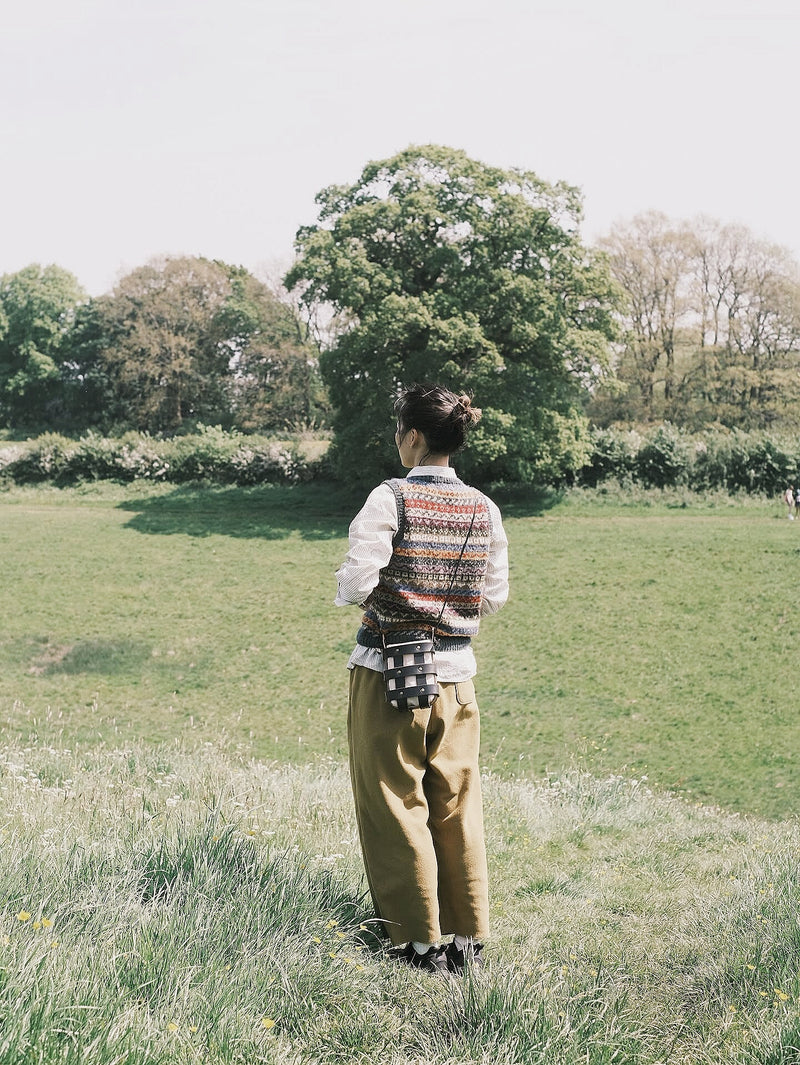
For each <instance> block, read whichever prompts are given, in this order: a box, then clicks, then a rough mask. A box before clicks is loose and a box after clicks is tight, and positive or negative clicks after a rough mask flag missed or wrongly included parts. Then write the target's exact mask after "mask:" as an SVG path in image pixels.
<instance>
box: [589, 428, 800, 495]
mask: <svg viewBox="0 0 800 1065" xmlns="http://www.w3.org/2000/svg"><path fill="white" fill-rule="evenodd" d="M605 480H615V481H619V482H620V483H621V484H623V485H625V484H640V485H644V486H645V487H650V488H664V487H667V486H676V487H686V488H689V489H692V490H694V491H705V490H708V489H715V488H723V489H727V490H728V491H731V492H735V491H745V492H753V493H761V494H767V495H775V494H779V493H780V492H782V491H783V490H784V489H785V488H786V487H787V485H790V484H792V485H795V486H796V485H797V484H798V483H800V438H798V437H795V438H792V437H786V436H777V435H775V436H773V435H771V434H770V433H767V432H753V433H745V432H741V431H739V430H736V429H734V430H730V431H725V430H715V431H706V432H704V433H700V434H697V433H694V434H692V433H687V432H684V431H682V430H681V429H678V428H677V427H676V426H674V425H670V424H669V423H665V424H663V425H659V426H656V427H654V428H653V429H650V430H648V431H645V432H637V431H636V430H627V431H626V430H621V429H593V430H592V455H591V458H590V460H589V462H588V463H587V465H586V466H584V467H583V469H582V470H580V471H579V473H578V475H577V483H578V484H581V485H597V484H600V483H601V482H602V481H605Z"/></svg>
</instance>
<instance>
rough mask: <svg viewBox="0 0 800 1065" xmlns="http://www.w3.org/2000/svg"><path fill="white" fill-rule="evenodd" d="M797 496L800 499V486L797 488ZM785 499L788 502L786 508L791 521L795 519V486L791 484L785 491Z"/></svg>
mask: <svg viewBox="0 0 800 1065" xmlns="http://www.w3.org/2000/svg"><path fill="white" fill-rule="evenodd" d="M797 498H798V499H800V488H798V490H797ZM783 501H784V503H785V504H786V508H787V510H788V512H789V521H794V513H793V507H794V505H795V492H794V488H793V487H792V486H791V485H790V486H789V487H788V488H787V489H786V491H785V492H784V493H783Z"/></svg>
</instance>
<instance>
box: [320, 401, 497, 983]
mask: <svg viewBox="0 0 800 1065" xmlns="http://www.w3.org/2000/svg"><path fill="white" fill-rule="evenodd" d="M395 413H396V415H397V428H396V433H395V444H396V445H397V449H398V452H399V455H400V461H401V462H402V464H403V466H404V467H406V468H407V469H409V470H410V472H409V474H408V476H407V477H406V478H405V479H402V478H398V479H394V480H391V481H386V482H384V483H383V484H381V485H379V486H378V487H377V488H375V489H374V490H373V491H372V493H371V494H370V496H369V498H368V499H367V501H366V503H365V505H364V507H363V508H362V510H361V511H360V512H359V514H358V515H357V516H356V517H355V519H354V520H353V522H352V523H351V525H350V547H349V551H348V553H347V557H346V558H345V561H344V563H343V564H342V566H341V567H340V569H339V570H338V572H337V578H338V582H339V590H338V594H337V597H336V604H337V605H339V606H343V605H345V604H360V605H362V606H363V608H364V613H363V617H362V622H361V627H360V629H359V630H358V635H357V637H356V648H355V650H354V651H353V654H352V655H351V657H350V661H349V663H348V666H349V668H350V703H349V714H348V740H349V749H350V775H351V782H352V788H353V797H354V801H355V809H356V817H357V821H358V829H359V836H360V840H361V849H362V853H363V857H364V865H365V869H366V874H367V880H368V883H369V887H370V892H371V895H372V900H373V903H374V905H375V910H376V912H377V915H378V917H379V918H380V920H381V921H382V922H383V924H384V927H385V928H386V931H387V932H388V934H389V937H390V938H391V940H392V943H393V944H394V945H395V947H403V949H398V950H397V951H396V952H395V954H396V956H397V957H398V958H399V959H400V960H401V961H404V962H406V963H408V964H410V965H412V966H415V967H417V968H420V969H423V970H427V971H430V972H434V973H448V972H449V973H460V972H463V971H464V968H465V967H466V966H467V965H475V966H481V965H482V964H483V958H482V950H483V946H482V943H481V940H482V939H483V938H484V937H485V935H486V934H487V932H488V909H489V903H488V877H487V871H486V848H485V844H484V835H483V807H482V799H481V786H480V774H479V768H478V753H479V742H480V735H479V732H480V725H479V715H478V706H477V703H476V701H475V688H474V684H473V680H472V678H473V676H474V675H475V672H476V667H475V658H474V655H473V651H472V647H471V639H472V637H473V636H474V635H475V634H476V633H477V632H478V626H479V623H480V618H481V616H482V615H484V614H493V613H495V611H497V610H499V609H500V607H501V606H502V605H503V604H504V603H505V601H506V599H507V597H508V542H507V540H506V536H505V532H504V530H503V525H502V521H501V518H500V512H499V510H498V509H497V507H496V506H495V504H494V503H493V502H492V501H491V500H490V499H488V498H487V497H486V496H485V495H483V494H482V493H481V492H479V491H478V490H477V489H475V488H471V487H470V486H469V485H466V484H464V483H463V482H462V481H461V480H459V479H458V477H457V476H456V473H455V470H454V469H453V468H452V467H451V466H450V456H451V455H452V454H454V453H455V452H457V451H459V450H460V449H461V448H462V447H463V446H464V443H465V439H466V436H467V433H468V432H469V430H470V429H471V428H472V427H473V426H474V425H476V424H477V422H478V420H479V418H480V415H481V412H480V411H479V410H477V409H476V408H475V407H473V406H472V405H471V402H470V399H469V397H467V396H464V395H462V396H457V395H455V394H454V393H453V392H451V391H449V390H448V389H446V388H442V387H440V386H435V385H432V386H431V385H425V386H421V385H416V386H414V387H412V388H408V389H406V390H405V391H404V392H402V394H401V395H400V397H399V398H398V400H397V402H396V403H395ZM431 632H432V633H433V638H434V650H435V659H436V670H437V673H438V694H435V696H434V697H433V698H432V701H431V702H430V705H426V703H427V702H428V698H430V696H427V697H426V696H425V695H424V694H423V695H421V696H419V697H417V696H412V697H411V698H410V699H408V700H403V699H402V698H401V699H399V700H393V702H388V701H387V691H386V688H385V686H384V677H383V675H382V670H383V657H382V647H383V646H384V644H385V643H387V642H388V643H389V644H396V643H399V642H402V641H403V640H412V641H413V640H419V639H423V640H424V638H425V637H426V636H427V637H430V635H431ZM404 661H406V662H408V659H405V660H404ZM434 690H435V685H434ZM419 691H421V692H423V693H424V691H425V689H424V688H421V689H419ZM395 702H397V703H398V705H400V706H407V707H408V708H407V709H398V708H397V706H396V705H394V703H395ZM448 934H453V936H454V938H453V940H452V941H451V942H450V943H448V944H447V945H446V946H445V945H443V943H442V937H443V935H448ZM403 945H405V946H403Z"/></svg>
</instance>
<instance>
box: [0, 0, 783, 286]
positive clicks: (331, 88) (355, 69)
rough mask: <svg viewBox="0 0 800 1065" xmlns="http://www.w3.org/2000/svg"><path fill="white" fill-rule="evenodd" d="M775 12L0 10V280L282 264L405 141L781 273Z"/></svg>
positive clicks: (165, 6)
mask: <svg viewBox="0 0 800 1065" xmlns="http://www.w3.org/2000/svg"><path fill="white" fill-rule="evenodd" d="M799 59H800V4H799V3H798V2H797V0H602V2H601V0H485V2H478V0H395V2H394V3H388V2H385V0H283V2H277V0H0V152H2V160H1V161H0V162H1V165H0V204H1V205H2V206H1V208H0V209H1V210H2V226H1V227H0V274H2V273H5V272H9V271H13V270H18V269H20V268H21V267H23V266H25V265H27V264H28V263H30V262H39V263H42V264H45V263H51V262H55V263H58V264H59V265H60V266H63V267H66V268H67V269H69V270H71V271H72V272H73V273H74V274H76V275H77V277H78V279H79V281H80V282H81V283H82V284H83V285H84V286H85V287H86V288H87V289H88V291H89V292H90V293H91V294H93V295H96V294H99V293H101V292H104V291H107V290H109V289H110V288H112V287H113V285H114V283H115V281H116V280H117V278H118V277H119V276H120V274H121V273H124V272H126V271H128V270H131V269H133V268H134V267H136V266H139V265H141V264H142V263H144V262H146V261H147V260H148V259H150V258H152V257H153V256H156V255H161V254H198V255H205V256H208V257H210V258H219V259H224V260H226V261H228V262H231V263H237V264H243V265H245V266H247V267H249V268H250V269H252V270H255V271H256V272H258V273H263V272H264V271H265V270H268V269H273V270H274V269H275V267H276V266H279V265H281V264H282V265H284V266H286V265H288V263H289V262H290V261H291V256H292V243H293V238H294V234H295V231H296V230H297V228H298V226H300V225H302V224H306V223H308V222H311V221H313V220H314V218H315V207H314V196H315V195H316V193H317V192H318V191H319V190H320V189H321V188H323V187H324V186H326V185H329V184H332V183H342V182H350V181H354V180H355V179H356V178H357V177H358V175H359V173H360V172H361V169H362V167H363V166H364V164H365V163H366V162H368V161H369V160H373V159H382V158H386V157H388V156H390V155H393V154H394V153H395V152H397V151H400V150H401V149H403V148H406V147H408V145H409V144H427V143H439V144H446V145H450V146H452V147H455V148H463V149H464V150H465V151H467V153H468V154H470V155H472V156H473V157H475V158H477V159H480V160H482V161H484V162H486V163H490V164H493V165H497V166H516V167H522V168H525V169H528V170H533V171H534V172H535V173H537V174H538V175H539V176H540V177H542V178H544V179H546V180H548V181H556V180H560V179H563V180H565V181H568V182H570V183H571V184H574V185H578V186H579V187H580V188H581V189H582V191H583V194H584V203H585V224H584V227H583V235H584V238H585V239H586V240H587V241H592V240H594V239H595V238H596V237H598V236H599V235H601V234H602V233H604V232H606V231H607V230H608V228H609V227H610V226H611V224H612V223H613V222H614V221H615V220H617V219H625V218H630V217H631V216H632V215H633V214H635V213H636V212H637V211H642V210H646V209H648V208H656V209H659V210H662V211H664V212H665V213H667V214H668V215H670V216H672V217H675V218H689V217H692V216H693V215H695V214H698V213H703V212H704V213H706V214H710V215H712V216H713V217H716V218H719V219H721V220H722V221H726V222H742V223H744V224H745V225H747V226H749V227H750V228H751V229H752V230H753V231H754V232H755V233H756V234H757V235H758V236H760V237H764V238H767V239H769V240H772V241H774V242H776V243H779V244H783V245H785V246H787V247H788V248H789V249H790V250H791V251H792V252H793V254H794V255H795V257H796V258H798V259H800V210H798V203H797V190H798V174H799V173H800V167H799V166H798V163H799V162H800V159H799V158H798V156H800V148H799V146H798V125H799V123H798V103H800V92H798V74H797V71H798V61H799Z"/></svg>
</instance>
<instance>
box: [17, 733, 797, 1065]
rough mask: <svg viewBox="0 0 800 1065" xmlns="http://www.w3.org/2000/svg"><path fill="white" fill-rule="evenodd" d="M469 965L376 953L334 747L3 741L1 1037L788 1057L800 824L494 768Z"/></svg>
mask: <svg viewBox="0 0 800 1065" xmlns="http://www.w3.org/2000/svg"><path fill="white" fill-rule="evenodd" d="M484 791H485V801H486V820H487V840H488V852H489V862H490V876H491V881H492V897H491V920H492V925H493V930H494V931H493V935H492V937H491V939H490V941H489V942H488V944H487V952H488V958H489V966H488V970H487V972H486V974H485V975H483V976H481V977H479V978H475V979H472V980H470V979H467V980H458V981H454V982H452V983H448V982H445V981H442V982H439V981H438V980H437V979H436V978H434V977H430V976H427V975H425V974H421V973H416V972H415V971H413V970H406V969H403V968H400V967H398V966H397V965H396V963H392V962H390V961H389V960H388V959H387V957H386V954H385V950H384V948H383V945H382V943H381V941H380V940H379V939H378V938H377V937H376V935H375V934H374V927H373V926H372V925H371V923H370V918H371V914H370V911H369V908H368V906H367V904H366V901H365V898H364V885H363V879H362V874H361V863H360V857H359V849H358V842H357V832H356V827H355V824H354V818H353V815H352V805H351V799H350V794H349V786H348V780H347V773H346V770H345V769H344V767H343V766H341V765H340V764H339V763H338V762H337V761H334V760H330V759H321V760H317V761H316V762H315V763H314V764H313V765H307V766H304V767H295V766H290V765H286V764H284V765H282V766H278V765H270V764H266V763H263V762H252V761H248V760H246V759H243V758H242V757H240V756H237V755H236V754H235V753H233V752H231V751H230V749H221V748H219V747H215V746H212V745H208V746H205V747H202V748H199V749H198V748H192V749H184V748H182V747H181V746H180V745H178V744H169V745H166V744H165V745H160V746H159V747H157V748H156V747H153V746H147V745H145V746H141V745H123V746H120V747H118V748H117V749H115V750H113V751H109V750H108V749H100V748H95V749H90V748H83V749H81V750H80V751H70V750H67V749H64V748H58V749H55V748H46V747H42V746H39V747H36V748H32V749H24V748H22V747H19V746H13V745H9V746H5V747H3V748H2V749H0V797H2V804H1V808H2V811H3V813H2V818H0V838H2V843H3V846H2V848H0V882H1V883H2V885H3V893H2V906H0V1016H2V1018H3V1023H2V1025H1V1026H0V1060H1V1061H2V1062H3V1063H4V1065H23V1063H24V1065H28V1063H30V1062H37V1063H41V1065H78V1063H86V1062H89V1063H91V1065H190V1063H200V1062H202V1063H205V1065H234V1063H235V1065H245V1063H247V1065H252V1063H257V1062H263V1063H270V1065H333V1063H352V1062H361V1063H363V1065H384V1063H388V1065H421V1063H424V1065H466V1063H471V1062H475V1063H482V1065H488V1063H492V1065H587V1063H588V1065H610V1063H625V1065H684V1063H689V1062H691V1063H692V1065H723V1063H725V1065H779V1063H780V1065H793V1063H794V1065H796V1063H797V1062H800V1049H798V1047H799V1046H800V1043H799V1042H798V1034H800V972H799V968H800V950H799V949H798V948H799V947H800V940H799V939H798V931H797V921H796V912H797V903H798V884H797V856H798V848H800V830H798V827H797V824H796V823H793V824H775V823H768V822H758V821H755V820H750V819H746V818H742V817H739V816H734V815H722V814H720V813H716V812H714V811H712V810H709V809H708V808H695V807H693V806H691V805H689V804H688V803H686V802H683V801H679V800H669V799H666V798H664V797H659V796H655V795H653V794H652V793H651V792H650V791H649V790H648V788H647V787H646V785H644V784H642V782H641V781H635V780H631V781H625V780H622V779H620V778H619V777H611V778H607V779H602V780H601V779H597V778H592V777H590V776H588V775H587V774H582V773H568V774H565V775H563V776H561V777H560V778H558V779H554V780H551V781H550V782H543V783H539V784H533V783H530V782H525V781H520V780H517V781H511V780H507V779H502V778H500V777H498V776H496V775H489V776H487V777H486V779H485V783H484Z"/></svg>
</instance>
